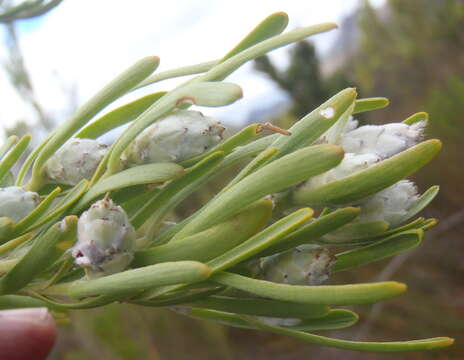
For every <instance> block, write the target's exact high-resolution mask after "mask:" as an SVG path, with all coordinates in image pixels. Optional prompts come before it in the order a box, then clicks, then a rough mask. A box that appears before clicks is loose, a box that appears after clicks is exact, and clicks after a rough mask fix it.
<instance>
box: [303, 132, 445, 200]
mask: <svg viewBox="0 0 464 360" xmlns="http://www.w3.org/2000/svg"><path fill="white" fill-rule="evenodd" d="M440 149H441V142H440V141H439V140H428V141H424V142H422V143H420V144H418V145H416V146H413V147H412V148H409V149H408V150H405V151H403V152H401V153H399V154H397V155H395V156H393V157H391V158H389V159H386V160H384V161H381V162H380V163H378V164H376V165H374V166H371V167H369V168H367V169H365V170H362V171H359V172H357V173H355V174H353V175H350V176H347V177H345V178H342V179H340V180H336V181H333V182H331V183H329V184H326V185H323V186H320V187H317V188H308V187H301V188H300V189H297V190H296V191H295V192H294V201H295V203H297V204H346V203H350V202H353V201H357V200H360V199H363V198H365V197H367V196H370V195H373V194H375V193H376V192H379V191H381V190H383V189H385V188H387V187H389V186H391V185H393V184H394V183H396V182H398V181H399V180H401V179H403V178H405V177H407V176H409V175H411V174H413V173H414V172H416V171H417V170H419V169H420V168H422V167H423V166H424V165H426V164H427V163H428V162H429V161H431V160H432V159H433V158H434V157H435V156H436V155H437V154H438V152H439V151H440Z"/></svg>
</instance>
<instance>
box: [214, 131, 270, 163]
mask: <svg viewBox="0 0 464 360" xmlns="http://www.w3.org/2000/svg"><path fill="white" fill-rule="evenodd" d="M278 136H279V134H272V135H268V136H266V137H263V138H261V139H258V140H255V141H253V142H251V143H249V144H247V145H244V146H240V147H238V148H236V149H234V151H232V152H231V153H230V154H229V155H227V156H226V158H225V159H224V162H223V163H222V164H221V169H226V168H229V167H232V166H234V165H236V164H238V163H240V161H243V160H246V159H249V158H250V157H253V156H256V155H258V154H259V153H260V152H261V151H263V150H265V149H266V148H267V147H268V146H270V145H271V144H272V142H273V141H274V140H275V139H276V138H277V137H278Z"/></svg>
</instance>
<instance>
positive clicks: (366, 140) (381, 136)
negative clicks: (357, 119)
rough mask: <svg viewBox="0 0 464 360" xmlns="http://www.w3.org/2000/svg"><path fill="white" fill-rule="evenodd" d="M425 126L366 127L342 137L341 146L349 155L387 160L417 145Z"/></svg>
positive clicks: (415, 124)
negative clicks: (363, 155)
mask: <svg viewBox="0 0 464 360" xmlns="http://www.w3.org/2000/svg"><path fill="white" fill-rule="evenodd" d="M424 126H425V122H424V121H419V122H417V123H414V124H412V125H407V124H403V123H391V124H385V125H365V126H361V127H359V128H357V129H354V130H351V131H349V130H348V131H347V132H346V133H345V134H344V135H343V136H342V138H341V140H340V144H339V145H340V146H341V147H342V148H343V149H344V150H345V151H346V152H349V153H355V154H368V153H370V154H376V155H378V156H379V157H380V158H381V159H386V158H389V157H391V156H393V155H395V154H397V153H399V152H401V151H403V150H406V149H408V148H410V147H411V146H414V145H416V144H417V143H418V142H419V141H420V140H421V139H422V137H423V133H424Z"/></svg>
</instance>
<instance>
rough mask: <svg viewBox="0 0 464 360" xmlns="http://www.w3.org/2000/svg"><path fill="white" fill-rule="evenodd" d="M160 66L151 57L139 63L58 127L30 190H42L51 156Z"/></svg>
mask: <svg viewBox="0 0 464 360" xmlns="http://www.w3.org/2000/svg"><path fill="white" fill-rule="evenodd" d="M158 65H159V58H158V57H156V56H149V57H146V58H144V59H141V60H139V61H138V62H136V63H135V64H134V65H132V66H131V67H129V68H128V69H127V70H126V71H124V72H123V73H122V74H121V75H119V76H118V77H117V78H115V79H114V80H113V81H111V82H110V83H109V84H108V85H106V86H105V87H104V88H103V89H102V90H100V91H99V92H98V93H97V94H96V95H95V96H94V97H92V98H91V99H90V100H88V101H87V102H86V103H85V104H84V105H82V106H81V107H80V108H79V109H78V110H77V111H76V113H75V114H74V115H73V116H72V117H71V118H70V119H69V120H68V121H66V122H65V123H63V124H62V125H61V126H60V127H58V128H57V129H56V130H55V131H54V133H53V136H52V138H51V139H50V140H49V141H48V142H47V143H46V144H45V146H44V147H43V149H42V151H41V152H40V154H39V155H38V156H37V159H36V161H35V163H34V167H33V169H32V179H31V181H30V182H29V184H28V187H29V188H30V189H31V190H37V189H38V188H40V186H42V182H43V179H42V168H43V166H44V165H45V162H46V161H47V160H48V159H49V158H50V156H52V155H53V154H54V153H55V152H56V151H57V150H58V149H59V148H60V147H61V145H63V144H64V143H65V142H66V140H68V139H69V138H70V137H71V136H73V134H74V133H75V132H76V131H78V130H79V129H81V128H82V127H83V126H84V125H85V124H86V123H88V122H89V121H90V120H91V119H92V118H93V117H94V116H95V115H96V114H97V113H98V112H100V111H101V110H102V109H104V108H105V107H106V106H107V105H109V104H110V103H112V102H113V101H114V100H116V99H118V98H120V97H121V96H123V95H124V94H125V93H127V92H128V91H129V90H130V89H132V88H133V87H134V86H135V85H137V84H138V83H140V82H141V81H142V80H143V79H145V78H146V77H147V76H148V75H150V74H151V73H152V72H153V71H155V69H156V68H157V67H158Z"/></svg>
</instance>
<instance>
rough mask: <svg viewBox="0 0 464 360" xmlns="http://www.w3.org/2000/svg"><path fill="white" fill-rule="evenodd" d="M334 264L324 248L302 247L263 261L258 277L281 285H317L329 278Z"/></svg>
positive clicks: (333, 260) (315, 246)
mask: <svg viewBox="0 0 464 360" xmlns="http://www.w3.org/2000/svg"><path fill="white" fill-rule="evenodd" d="M334 263H335V258H334V257H333V256H332V255H330V253H329V251H328V250H327V249H326V248H323V247H320V246H318V245H302V246H299V247H297V248H295V249H292V250H288V251H284V252H282V253H280V254H277V255H273V256H270V257H268V258H266V259H264V261H263V262H262V264H261V268H262V272H261V275H260V277H261V278H263V279H265V280H268V281H272V282H276V283H281V284H290V285H319V284H322V283H323V282H324V281H326V280H327V279H328V278H329V272H330V268H331V266H332V265H333V264H334Z"/></svg>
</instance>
